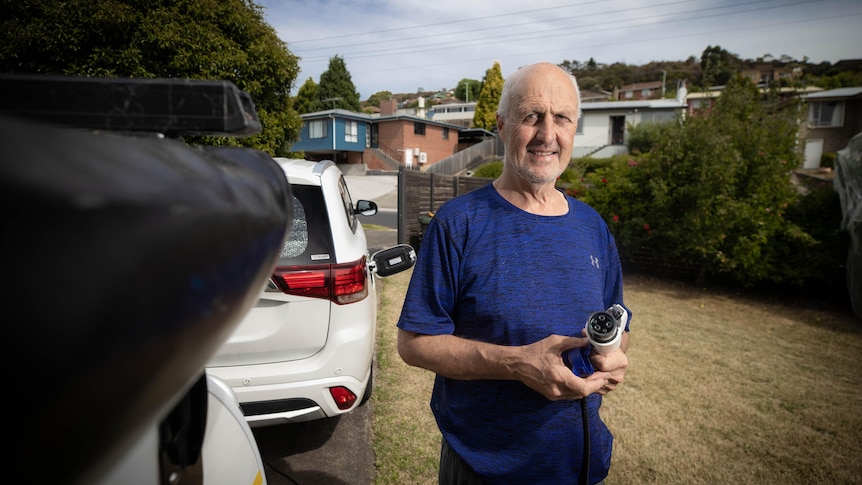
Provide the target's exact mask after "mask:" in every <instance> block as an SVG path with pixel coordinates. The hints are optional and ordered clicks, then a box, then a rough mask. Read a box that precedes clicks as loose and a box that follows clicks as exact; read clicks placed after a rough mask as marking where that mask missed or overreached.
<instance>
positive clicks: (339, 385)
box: [206, 158, 415, 427]
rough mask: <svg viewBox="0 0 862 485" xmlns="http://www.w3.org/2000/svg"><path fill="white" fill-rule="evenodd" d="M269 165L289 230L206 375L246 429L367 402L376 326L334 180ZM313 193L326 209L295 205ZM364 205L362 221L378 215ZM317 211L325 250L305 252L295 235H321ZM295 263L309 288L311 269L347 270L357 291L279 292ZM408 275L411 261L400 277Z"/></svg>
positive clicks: (312, 167)
mask: <svg viewBox="0 0 862 485" xmlns="http://www.w3.org/2000/svg"><path fill="white" fill-rule="evenodd" d="M275 160H276V161H277V162H279V164H280V165H281V166H282V167H283V169H284V171H285V174H286V175H287V179H288V182H289V183H290V184H291V187H292V190H293V194H294V196H295V197H296V199H295V200H294V205H295V207H296V208H295V213H294V216H295V217H294V226H293V228H292V230H291V231H289V235H288V236H287V239H286V242H285V246H284V249H283V251H282V258H281V259H280V260H279V263H278V265H277V266H276V269H275V271H274V276H273V280H272V281H270V283H269V285H268V287H267V288H262V291H261V293H260V298H259V300H258V301H257V302H256V304H255V306H254V307H253V308H252V309H251V310H250V311H249V312H248V314H247V315H246V316H245V318H244V319H243V320H242V321H241V322H240V325H239V326H238V327H237V328H236V329H235V331H234V332H233V334H232V335H231V336H230V337H229V338H228V340H227V341H226V342H225V343H224V344H223V345H222V347H221V348H220V349H219V350H218V351H217V352H216V354H215V355H214V356H213V357H212V358H211V360H210V362H209V363H208V365H207V369H206V370H207V373H209V374H212V375H215V376H217V377H218V378H220V379H221V380H223V381H224V382H225V383H227V384H228V385H229V386H230V387H231V388H232V389H233V391H234V393H235V394H236V396H237V398H238V400H239V402H240V405H241V407H242V410H243V413H244V414H245V416H246V419H247V420H248V422H249V424H250V425H251V426H252V427H256V426H264V425H272V424H279V423H286V422H301V421H309V420H313V419H320V418H325V417H333V416H337V415H339V414H342V413H345V412H348V411H351V410H353V409H355V408H356V407H357V406H360V405H362V404H363V403H364V401H365V400H367V398H368V397H369V396H370V392H371V383H372V377H371V369H372V358H373V354H374V345H375V334H376V326H377V323H376V322H377V291H376V282H375V275H374V268H375V264H374V263H373V262H372V260H371V258H370V255H369V254H368V246H367V242H366V238H365V232H364V230H363V228H362V224H361V223H359V221H358V219H357V214H356V212H357V210H356V208H355V207H354V205H353V201H352V200H351V199H350V193H349V191H348V190H347V185H346V183H345V182H344V178H343V176H342V173H341V171H340V170H339V169H338V167H337V166H336V165H335V164H334V163H332V162H330V161H322V162H310V161H305V160H288V159H283V158H276V159H275ZM312 190H319V191H322V194H323V197H324V199H325V205H326V207H325V208H324V207H308V206H307V205H308V201H307V200H306V201H302V200H301V199H303V197H304V195H303V194H304V193H305V192H306V191H312ZM363 203H364V204H365V207H368V206H369V205H370V206H372V207H373V208H372V209H370V210H369V212H368V214H369V215H371V214H373V213H374V212H376V205H375V204H373V203H370V204H369V203H367V202H364V201H360V204H363ZM324 210H325V211H326V213H327V214H328V216H329V224H328V226H329V228H330V229H331V238H332V248H330V249H328V250H312V249H313V248H310V247H304V246H303V244H306V245H307V246H311V245H313V243H311V242H309V241H307V240H306V241H303V240H302V237H301V234H302V231H303V230H306V231H307V232H308V233H312V232H314V231H323V230H326V228H325V227H323V226H315V225H314V224H315V223H314V221H315V220H317V221H318V222H319V219H320V217H321V216H322V215H324V214H322V212H321V211H324ZM303 211H304V212H303ZM303 224H304V226H303ZM297 234H299V235H300V237H296V235H297ZM308 239H309V240H310V239H312V238H311V236H310V235H309V237H308ZM300 253H301V254H300ZM411 253H412V256H411V257H412V258H413V260H415V253H413V252H412V249H411ZM291 258H292V259H291ZM297 259H301V260H302V261H301V262H300V264H303V265H307V266H305V267H304V269H303V271H305V272H306V276H308V277H309V278H310V279H313V277H314V276H315V271H316V270H315V268H317V267H321V266H322V267H325V266H327V265H347V268H351V269H352V270H353V272H352V273H349V274H348V277H347V279H348V280H349V281H348V283H349V284H350V285H353V286H354V287H355V288H359V287H363V289H362V291H360V292H358V293H350V292H349V291H348V292H347V293H348V294H346V295H342V296H339V297H334V296H333V297H325V296H324V297H319V296H303V295H299V294H288V293H287V292H285V291H279V287H278V285H277V284H275V283H281V284H282V285H284V287H287V286H288V285H292V284H294V283H284V281H278V279H279V276H278V275H279V273H280V271H281V270H285V271H286V272H287V273H288V274H289V275H290V277H297V276H298V275H299V274H298V273H297V272H296V268H295V267H293V268H290V267H288V265H289V264H294V265H295V264H296V261H297ZM410 266H412V261H411V262H410V264H409V266H406V267H405V268H404V269H407V268H409V267H410ZM396 272H397V271H396ZM350 274H352V275H353V279H351V278H350V277H349V275H350ZM340 278H341V276H340V277H339V281H340ZM299 284H300V283H296V285H299ZM348 286H349V285H348ZM336 300H338V302H336ZM337 400H338V401H339V402H337ZM339 404H341V405H340V406H339Z"/></svg>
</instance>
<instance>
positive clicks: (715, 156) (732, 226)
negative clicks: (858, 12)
mask: <svg viewBox="0 0 862 485" xmlns="http://www.w3.org/2000/svg"><path fill="white" fill-rule="evenodd" d="M777 107H778V102H777V98H775V97H773V96H771V95H770V96H767V98H766V100H763V99H761V95H760V92H759V90H758V89H757V88H756V87H755V86H754V85H753V84H752V83H751V82H750V81H748V80H745V79H742V78H736V79H734V80H733V81H731V82H730V83H728V85H727V87H726V89H725V91H724V92H723V93H722V96H721V97H720V98H719V101H718V103H717V104H716V106H715V109H714V110H713V112H712V114H711V115H710V116H708V117H696V118H691V119H688V120H686V122H685V123H681V124H680V123H667V124H665V125H662V126H661V127H655V126H652V127H648V131H649V136H648V137H646V136H645V137H644V138H649V140H650V143H651V146H650V148H649V150H648V153H643V154H641V155H639V156H633V157H631V158H632V160H631V162H630V163H626V164H619V163H617V164H609V165H607V166H605V167H602V168H599V169H597V170H596V171H595V172H593V173H590V174H587V175H586V177H585V178H586V181H585V187H586V191H585V193H584V194H583V196H582V198H583V199H584V200H585V201H586V202H587V203H589V204H590V205H592V206H593V207H595V208H596V209H597V210H598V211H599V213H601V214H602V215H603V216H604V217H605V218H606V220H607V221H608V223H609V225H610V227H611V230H612V231H613V233H614V235H615V238H616V239H617V243H618V245H619V247H620V255H621V257H622V258H623V260H624V261H625V260H628V261H629V262H632V261H634V262H635V263H638V262H643V260H644V257H647V258H648V259H649V261H648V263H650V264H659V265H664V266H666V267H675V268H684V269H686V270H689V271H695V272H696V273H697V274H698V275H699V276H701V277H707V276H715V277H721V278H730V279H732V280H734V281H736V282H738V283H741V284H742V285H744V286H751V285H754V284H757V283H760V282H775V283H797V284H798V283H800V282H801V281H804V280H805V279H806V278H810V277H812V276H813V275H814V273H815V272H816V270H817V268H815V267H811V266H808V265H802V266H800V265H792V264H789V263H788V262H789V261H791V260H792V259H789V256H788V255H790V254H803V253H808V254H810V252H811V251H813V250H815V248H816V247H818V244H819V241H818V240H817V239H816V238H815V237H814V236H813V235H812V233H813V231H812V229H811V228H810V227H807V226H805V225H803V224H802V222H797V221H794V220H791V219H790V218H789V217H788V215H787V213H788V211H792V210H796V209H795V208H797V207H800V203H799V201H798V199H799V194H798V193H797V192H796V190H795V189H794V187H793V186H792V185H791V182H790V174H791V171H792V168H794V167H797V166H799V162H800V159H799V155H798V154H797V152H796V151H795V137H796V124H795V118H794V115H795V110H794V109H793V108H792V107H789V108H787V109H785V110H778V109H777ZM641 146H645V145H641ZM794 214H795V212H794ZM813 266H816V265H813Z"/></svg>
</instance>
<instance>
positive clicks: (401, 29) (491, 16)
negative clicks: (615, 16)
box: [286, 0, 607, 44]
mask: <svg viewBox="0 0 862 485" xmlns="http://www.w3.org/2000/svg"><path fill="white" fill-rule="evenodd" d="M594 3H607V0H593V1H590V2H581V3H572V4H569V5H558V6H556V7H547V8H536V9H531V10H522V11H520V12H512V13H501V14H497V15H484V16H482V17H472V18H466V19H455V20H447V21H446V22H437V23H433V24H425V25H414V26H410V27H398V28H395V29H386V30H373V31H369V32H360V33H356V34H343V35H333V36H329V37H318V38H316V39H301V40H295V41H292V42H291V41H286V42H287V43H288V44H301V43H305V42H317V41H321V40H330V39H344V38H348V37H360V36H363V35H378V34H387V33H390V32H400V31H403V30H414V29H424V28H426V27H437V26H440V25H452V24H460V23H465V22H475V21H477V20H487V19H493V18H500V17H511V16H513V15H523V14H528V13H535V12H542V11H545V10H559V9H561V8H569V7H581V6H584V5H591V4H594Z"/></svg>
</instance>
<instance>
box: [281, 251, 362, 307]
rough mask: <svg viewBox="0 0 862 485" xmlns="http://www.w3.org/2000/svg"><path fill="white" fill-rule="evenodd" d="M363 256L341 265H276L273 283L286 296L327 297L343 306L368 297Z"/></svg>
mask: <svg viewBox="0 0 862 485" xmlns="http://www.w3.org/2000/svg"><path fill="white" fill-rule="evenodd" d="M367 281H368V267H367V266H366V264H365V256H363V257H362V258H360V259H359V260H357V261H353V262H351V263H343V264H318V265H313V266H277V267H276V268H275V271H274V272H273V274H272V282H273V283H275V285H276V286H277V287H278V289H279V290H281V291H282V292H283V293H285V294H288V295H298V296H308V297H311V298H326V299H328V300H332V301H333V302H335V303H337V304H339V305H344V304H346V303H353V302H355V301H359V300H362V299H363V298H365V297H367V296H368V286H367V285H366V282H367Z"/></svg>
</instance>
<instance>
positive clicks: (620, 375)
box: [590, 334, 629, 395]
mask: <svg viewBox="0 0 862 485" xmlns="http://www.w3.org/2000/svg"><path fill="white" fill-rule="evenodd" d="M623 340H624V343H625V345H622V346H620V348H619V349H617V350H614V351H613V352H610V353H608V354H600V353H598V352H591V353H590V362H592V364H593V367H594V368H595V369H596V370H597V371H604V372H606V373H609V375H610V377H609V378H608V382H607V384H605V385H603V386H602V388H601V389H599V391H598V393H599V394H601V395H605V394H607V393H609V392H611V391H613V390H614V389H616V388H617V386H618V385H620V384H622V382H623V381H624V380H625V378H626V369H628V367H629V358H628V356H627V355H626V353H625V351H624V349H625V348H626V347H627V346H628V334H623Z"/></svg>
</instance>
